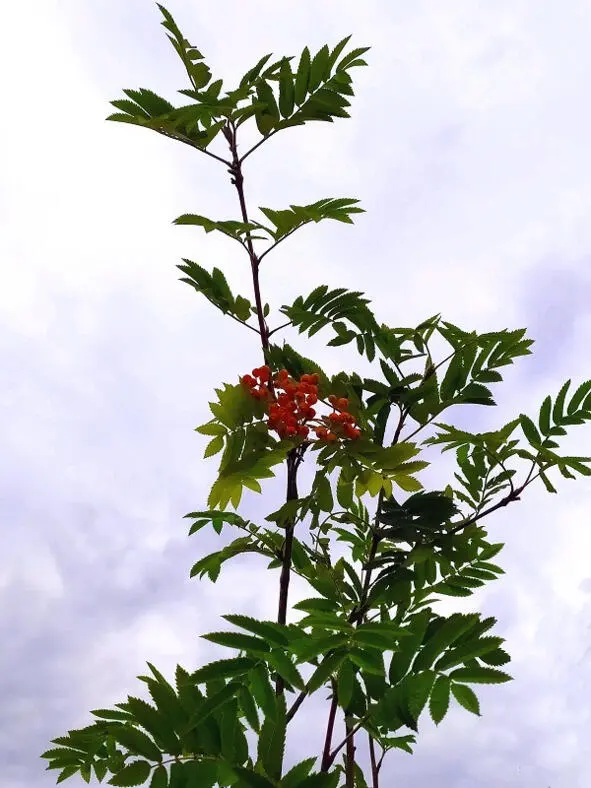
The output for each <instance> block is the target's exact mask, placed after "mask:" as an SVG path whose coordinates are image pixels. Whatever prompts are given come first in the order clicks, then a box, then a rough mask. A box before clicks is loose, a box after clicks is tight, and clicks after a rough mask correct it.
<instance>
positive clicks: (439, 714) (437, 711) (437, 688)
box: [429, 676, 451, 725]
mask: <svg viewBox="0 0 591 788" xmlns="http://www.w3.org/2000/svg"><path fill="white" fill-rule="evenodd" d="M450 687H451V683H450V680H449V678H448V677H447V676H438V677H437V679H436V680H435V684H434V685H433V689H432V690H431V696H430V698H429V713H430V714H431V719H432V720H433V722H434V723H435V725H439V723H440V722H441V720H442V719H443V718H444V717H445V715H446V714H447V710H448V708H449V693H450Z"/></svg>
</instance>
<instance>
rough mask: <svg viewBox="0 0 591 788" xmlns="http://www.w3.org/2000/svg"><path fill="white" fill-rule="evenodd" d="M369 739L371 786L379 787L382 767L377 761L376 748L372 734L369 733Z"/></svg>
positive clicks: (373, 787) (372, 787)
mask: <svg viewBox="0 0 591 788" xmlns="http://www.w3.org/2000/svg"><path fill="white" fill-rule="evenodd" d="M367 737H368V739H369V763H370V767H371V788H379V782H378V781H379V779H380V767H379V766H378V764H377V762H376V748H375V744H374V740H373V738H372V736H371V734H369V733H368V734H367Z"/></svg>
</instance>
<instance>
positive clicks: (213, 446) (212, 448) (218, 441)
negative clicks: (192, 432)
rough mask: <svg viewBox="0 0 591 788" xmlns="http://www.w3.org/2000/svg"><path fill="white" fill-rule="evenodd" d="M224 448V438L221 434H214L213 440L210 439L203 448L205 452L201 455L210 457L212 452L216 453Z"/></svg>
mask: <svg viewBox="0 0 591 788" xmlns="http://www.w3.org/2000/svg"><path fill="white" fill-rule="evenodd" d="M223 448H224V439H223V437H222V436H221V435H216V437H215V438H213V440H211V441H210V442H209V443H208V444H207V447H206V449H205V453H204V454H203V457H204V458H206V457H212V456H213V455H214V454H217V453H218V452H220V451H221V450H222V449H223Z"/></svg>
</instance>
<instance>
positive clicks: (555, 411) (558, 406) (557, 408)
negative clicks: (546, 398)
mask: <svg viewBox="0 0 591 788" xmlns="http://www.w3.org/2000/svg"><path fill="white" fill-rule="evenodd" d="M570 384H571V381H570V380H567V381H566V382H565V383H564V384H563V386H562V388H561V389H560V391H559V392H558V396H557V397H556V400H555V401H554V407H553V408H552V419H553V421H554V423H555V424H560V423H561V422H562V419H563V416H564V401H565V399H566V393H567V391H568V389H569V386H570Z"/></svg>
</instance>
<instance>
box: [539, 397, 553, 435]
mask: <svg viewBox="0 0 591 788" xmlns="http://www.w3.org/2000/svg"><path fill="white" fill-rule="evenodd" d="M551 410H552V397H546V399H545V400H544V401H543V402H542V407H541V408H540V416H539V419H538V424H539V427H540V432H541V433H542V435H548V433H549V432H550V411H551Z"/></svg>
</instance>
